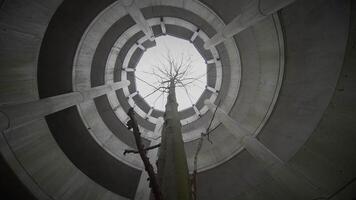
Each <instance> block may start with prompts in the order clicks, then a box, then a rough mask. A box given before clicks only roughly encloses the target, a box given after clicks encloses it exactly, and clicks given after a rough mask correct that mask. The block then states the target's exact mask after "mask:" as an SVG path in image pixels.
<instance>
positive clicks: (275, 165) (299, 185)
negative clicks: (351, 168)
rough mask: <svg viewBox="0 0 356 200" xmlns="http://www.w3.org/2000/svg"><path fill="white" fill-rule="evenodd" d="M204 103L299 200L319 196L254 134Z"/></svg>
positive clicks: (209, 104) (206, 101) (209, 103)
mask: <svg viewBox="0 0 356 200" xmlns="http://www.w3.org/2000/svg"><path fill="white" fill-rule="evenodd" d="M204 103H205V105H207V106H208V107H209V110H210V111H211V112H214V111H215V110H216V113H215V117H216V118H217V119H219V120H220V121H221V122H222V123H223V124H224V126H225V127H226V128H227V129H228V130H229V131H230V133H231V134H232V135H234V136H235V137H236V138H237V139H238V140H240V142H241V144H242V145H243V147H244V148H245V149H246V150H247V151H248V152H249V153H250V154H251V155H252V156H253V157H254V158H255V159H256V160H258V161H259V162H260V163H262V164H263V165H264V166H265V169H266V170H267V171H268V172H269V174H270V175H271V176H272V177H273V178H274V179H275V180H276V181H277V182H279V183H281V185H285V186H287V188H288V189H289V190H290V191H291V192H292V193H293V194H294V195H295V196H296V197H297V198H299V199H310V198H311V197H315V196H317V194H318V192H317V189H316V188H315V187H314V186H313V185H312V184H311V183H310V182H308V181H307V180H306V179H305V178H302V176H299V175H297V173H296V172H294V171H292V170H291V169H290V168H289V167H288V166H287V164H285V163H284V162H283V161H282V160H281V159H279V158H278V157H277V156H276V155H275V154H274V153H273V152H271V151H270V150H269V149H268V148H267V147H266V146H264V145H263V144H262V143H261V142H260V141H258V140H257V139H256V138H255V137H253V136H252V133H250V132H249V131H248V130H246V129H245V128H243V127H241V126H240V125H239V123H238V122H237V121H235V120H234V119H232V118H231V117H229V116H228V114H227V113H226V112H225V111H223V110H222V109H220V108H216V105H214V104H213V103H212V102H211V101H209V100H205V102H204Z"/></svg>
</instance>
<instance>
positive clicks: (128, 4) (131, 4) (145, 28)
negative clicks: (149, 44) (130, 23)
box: [123, 0, 154, 41]
mask: <svg viewBox="0 0 356 200" xmlns="http://www.w3.org/2000/svg"><path fill="white" fill-rule="evenodd" d="M123 6H124V7H125V9H126V11H127V12H128V13H129V15H130V16H131V17H132V19H133V20H134V21H135V22H136V24H137V25H138V27H139V28H140V29H141V31H142V32H143V33H144V34H145V35H146V37H147V38H149V39H150V40H151V41H153V40H154V34H153V31H152V28H151V27H150V25H149V24H148V22H147V20H146V19H145V17H144V16H143V14H142V12H141V10H140V9H139V8H138V6H137V5H136V2H135V0H123Z"/></svg>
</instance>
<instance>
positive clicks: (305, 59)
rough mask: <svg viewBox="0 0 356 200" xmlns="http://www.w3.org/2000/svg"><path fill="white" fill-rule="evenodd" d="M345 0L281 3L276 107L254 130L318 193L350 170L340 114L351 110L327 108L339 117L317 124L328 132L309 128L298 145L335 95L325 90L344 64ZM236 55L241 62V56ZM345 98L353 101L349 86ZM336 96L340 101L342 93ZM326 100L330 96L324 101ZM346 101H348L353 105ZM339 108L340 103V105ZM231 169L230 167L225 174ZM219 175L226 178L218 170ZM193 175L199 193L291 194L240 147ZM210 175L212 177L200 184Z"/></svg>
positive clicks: (331, 86)
mask: <svg viewBox="0 0 356 200" xmlns="http://www.w3.org/2000/svg"><path fill="white" fill-rule="evenodd" d="M349 3H350V2H349V1H335V0H324V1H313V2H310V1H303V0H300V1H296V2H295V3H294V4H292V5H291V6H289V7H287V8H285V9H283V10H282V11H281V13H280V16H281V21H282V27H283V29H284V40H285V44H286V68H285V69H286V71H285V76H284V81H283V84H282V88H281V93H280V95H279V97H278V100H277V104H276V107H275V109H274V111H273V113H272V114H271V116H270V118H269V120H268V122H267V124H266V125H265V127H264V128H263V129H262V131H261V133H260V135H259V136H258V138H259V140H260V141H261V142H262V144H264V145H265V146H266V147H268V148H269V149H270V150H271V151H272V152H274V153H275V154H276V155H278V156H279V157H280V158H281V159H282V160H284V161H289V162H288V164H289V165H290V166H291V167H292V169H293V170H296V171H297V172H298V173H301V174H303V176H305V177H306V178H307V179H308V180H309V181H310V182H311V183H312V184H314V185H316V186H317V187H319V188H320V189H321V190H322V191H324V194H325V195H327V194H330V193H333V192H334V191H335V190H336V188H339V186H341V185H343V184H345V183H346V182H347V181H346V179H348V180H350V179H351V178H352V177H354V174H355V171H354V170H353V169H354V168H355V167H354V166H355V163H354V159H351V157H354V152H355V149H354V148H353V147H352V146H354V141H355V140H354V139H352V138H353V136H352V134H351V135H350V134H346V132H349V133H351V132H354V131H353V130H354V127H353V126H352V125H351V124H344V122H346V123H347V121H349V120H353V119H354V117H352V116H354V113H355V112H354V111H349V112H347V113H348V114H347V115H344V114H341V113H344V112H341V113H340V115H341V116H343V117H344V118H343V117H341V116H340V115H339V114H337V111H335V115H334V116H335V117H336V116H339V117H337V118H333V123H331V122H330V121H328V122H329V126H334V127H333V129H331V131H332V132H329V131H327V130H325V129H324V131H327V132H324V133H325V134H326V133H329V134H327V135H325V136H324V137H323V136H322V137H321V138H319V136H320V135H319V136H315V139H314V140H310V139H309V140H310V142H309V140H308V142H307V143H306V145H307V144H309V145H308V146H306V147H308V148H301V147H302V146H303V144H304V143H305V142H306V140H307V138H308V137H309V136H310V135H311V134H312V133H313V131H315V130H318V129H317V126H318V122H319V120H320V119H322V117H323V114H324V111H325V109H326V108H327V106H328V105H329V104H330V102H334V100H332V95H333V93H334V91H335V89H336V91H335V92H336V93H337V94H338V92H337V91H338V90H337V89H338V87H336V82H337V79H338V78H339V73H340V70H341V68H342V66H343V58H344V55H345V54H344V53H345V47H346V43H347V35H348V34H349V23H348V22H349V17H350V15H349V11H350V7H349ZM248 32H249V29H247V30H246V31H243V32H241V33H240V34H239V35H238V36H235V39H236V40H237V41H238V42H243V41H240V40H239V37H240V36H241V35H244V34H246V33H248ZM349 42H350V41H349ZM349 44H352V42H351V43H349ZM244 53H248V52H244V51H241V55H242V56H244ZM249 53H253V52H249ZM242 62H243V63H244V59H242ZM245 64H246V62H245ZM243 70H244V69H243ZM340 77H342V76H340ZM242 78H244V77H242ZM347 80H350V79H347ZM242 85H243V83H242ZM351 88H353V87H352V86H351ZM350 91H352V90H350ZM341 94H345V93H341ZM346 94H347V93H346ZM346 96H347V97H346ZM344 98H346V99H345V100H346V102H351V101H352V102H354V101H353V98H354V97H353V95H351V92H350V93H349V95H345V97H344ZM347 99H350V100H347ZM339 101H343V99H342V97H340V99H339ZM332 105H333V104H332V103H331V104H330V106H331V107H330V108H332V107H333V106H332ZM352 105H353V104H350V105H348V106H350V107H348V106H347V107H348V108H351V110H352V109H353V107H352ZM342 110H343V109H341V107H340V111H342ZM241 111H242V110H240V111H239V112H241ZM233 112H234V111H233ZM233 112H232V113H231V115H232V116H233ZM235 112H236V111H235ZM351 113H352V114H351ZM345 114H346V113H345ZM336 119H337V120H336ZM334 120H335V121H334ZM329 126H328V127H329ZM346 127H347V128H346ZM345 129H346V130H345ZM341 130H345V132H344V134H341V132H340V131H341ZM318 132H319V131H318ZM331 133H332V135H330V134H331ZM314 134H315V133H314ZM314 134H313V135H314ZM320 134H321V133H320ZM329 136H330V138H329ZM311 138H313V136H312V137H311ZM344 139H345V140H344ZM317 141H318V142H317ZM337 141H339V142H340V143H339V142H337ZM341 141H345V145H346V144H347V146H348V147H346V148H345V149H344V147H343V145H342V142H341ZM346 141H347V142H346ZM352 141H353V142H352ZM320 142H321V143H320ZM324 144H325V145H324ZM326 144H335V145H334V146H332V145H326ZM207 145H208V144H207ZM333 147H334V148H333ZM299 148H301V149H300V150H299ZM311 150H313V151H311ZM315 151H316V153H315V154H314V153H313V152H315ZM303 152H304V153H303ZM326 155H327V156H326ZM344 156H345V157H344ZM326 158H328V159H326ZM331 158H333V159H331ZM348 158H349V159H348ZM341 160H342V161H341ZM312 163H313V164H312ZM341 163H343V164H342V165H341ZM336 166H338V167H336ZM351 168H352V170H351ZM232 169H233V170H232ZM337 169H342V170H341V171H342V172H343V173H345V175H344V176H340V175H339V174H340V171H338V170H337ZM346 169H348V170H346ZM346 171H347V172H348V173H347V172H346ZM232 174H235V175H233V177H231V175H232ZM224 176H225V177H231V178H222V177H224ZM342 177H344V178H342ZM346 177H347V178H346ZM198 180H199V184H200V188H198V191H199V190H200V191H202V193H200V198H203V199H204V198H209V199H219V198H220V197H221V195H222V194H224V195H225V194H228V195H226V196H225V197H226V198H225V199H290V194H289V192H288V191H286V190H285V189H283V186H281V185H280V184H278V183H276V182H275V181H273V180H271V176H269V175H268V174H266V171H265V170H264V169H263V167H262V166H260V165H259V164H258V163H256V162H255V161H253V158H252V156H250V155H248V153H247V152H241V153H240V154H239V155H237V156H236V157H234V158H233V159H231V160H230V161H228V162H226V163H225V164H223V165H220V166H218V167H216V168H214V169H212V170H209V171H207V172H203V173H201V174H200V175H199V176H198ZM211 182H214V183H216V184H214V186H210V185H209V184H207V183H211ZM351 186H352V184H351V185H350V187H351ZM227 188H234V190H235V193H234V194H229V191H228V189H227ZM351 188H352V187H351ZM203 191H204V192H203ZM206 191H209V192H206ZM349 193H350V190H349Z"/></svg>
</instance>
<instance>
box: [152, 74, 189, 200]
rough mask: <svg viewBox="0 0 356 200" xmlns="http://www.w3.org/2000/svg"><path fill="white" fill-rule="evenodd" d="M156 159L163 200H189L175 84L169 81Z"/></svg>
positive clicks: (187, 175)
mask: <svg viewBox="0 0 356 200" xmlns="http://www.w3.org/2000/svg"><path fill="white" fill-rule="evenodd" d="M164 121H165V122H164V125H163V129H162V139H161V147H160V150H159V157H158V163H157V167H158V180H159V182H160V186H161V190H162V191H161V192H162V196H163V199H165V200H191V199H192V195H191V186H190V180H189V172H188V164H187V157H186V154H185V150H184V143H183V138H182V130H181V128H182V125H181V123H180V120H179V115H178V104H177V100H176V94H175V84H174V81H173V80H171V82H170V86H169V94H168V97H167V104H166V112H165V114H164Z"/></svg>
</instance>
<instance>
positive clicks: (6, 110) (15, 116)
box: [0, 80, 130, 131]
mask: <svg viewBox="0 0 356 200" xmlns="http://www.w3.org/2000/svg"><path fill="white" fill-rule="evenodd" d="M129 84H130V81H127V80H125V81H121V82H116V83H112V84H108V85H102V86H98V87H94V88H91V89H89V90H85V91H76V92H71V93H67V94H62V95H58V96H53V97H48V98H44V99H40V100H38V101H31V102H26V103H20V104H13V105H6V106H1V107H0V120H1V123H0V131H4V130H6V129H13V128H16V127H19V126H21V125H24V124H26V123H29V122H32V121H34V120H37V119H39V118H41V117H44V116H46V115H49V114H51V113H54V112H57V111H60V110H63V109H66V108H68V107H71V106H73V105H76V104H79V103H83V102H85V101H88V100H90V99H93V98H95V97H98V96H101V95H104V94H106V93H108V92H111V91H115V90H118V89H120V88H123V87H126V86H128V85H129Z"/></svg>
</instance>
